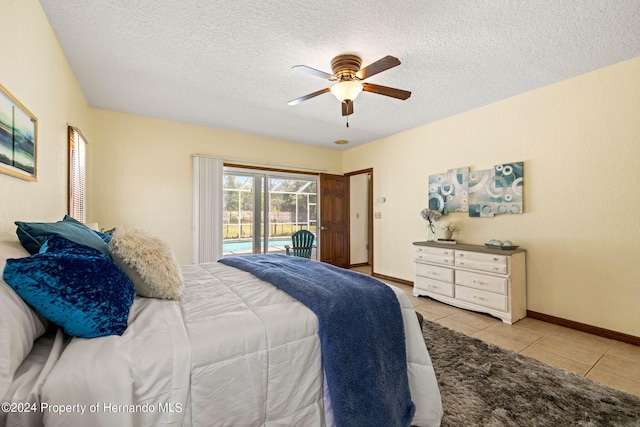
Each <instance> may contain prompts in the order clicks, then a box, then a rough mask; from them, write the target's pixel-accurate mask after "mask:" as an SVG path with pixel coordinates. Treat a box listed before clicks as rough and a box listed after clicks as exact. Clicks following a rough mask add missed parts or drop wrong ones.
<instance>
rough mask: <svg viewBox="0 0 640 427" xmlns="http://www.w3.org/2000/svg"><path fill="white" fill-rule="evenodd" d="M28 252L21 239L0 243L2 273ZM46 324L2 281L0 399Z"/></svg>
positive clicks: (0, 307) (0, 293) (0, 295)
mask: <svg viewBox="0 0 640 427" xmlns="http://www.w3.org/2000/svg"><path fill="white" fill-rule="evenodd" d="M27 256H29V252H27V250H26V249H25V248H23V247H22V245H21V244H20V242H19V241H18V239H17V238H16V240H15V241H0V271H2V272H4V265H5V263H6V260H7V258H23V257H27ZM46 329H47V328H46V321H44V320H43V319H42V318H41V317H40V316H38V315H37V314H36V312H35V311H34V310H33V309H32V308H31V307H29V306H28V305H27V303H25V302H24V301H23V300H22V298H20V296H18V294H16V293H15V291H14V290H13V289H12V288H11V287H10V286H9V285H7V283H6V282H5V281H4V280H3V279H2V278H0V400H1V399H2V397H4V395H5V394H6V393H7V390H8V389H9V386H10V385H11V382H12V381H13V374H14V373H15V372H16V369H18V367H19V366H20V364H21V363H22V361H23V360H24V359H25V358H26V357H27V355H28V354H29V352H30V351H31V348H32V347H33V342H34V341H35V340H36V338H38V337H39V336H40V335H42V334H43V333H44V332H45V331H46Z"/></svg>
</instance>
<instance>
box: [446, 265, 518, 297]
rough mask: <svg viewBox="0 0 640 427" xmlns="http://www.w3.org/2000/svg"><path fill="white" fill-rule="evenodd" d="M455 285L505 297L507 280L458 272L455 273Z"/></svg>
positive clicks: (507, 285) (507, 287) (507, 286)
mask: <svg viewBox="0 0 640 427" xmlns="http://www.w3.org/2000/svg"><path fill="white" fill-rule="evenodd" d="M456 285H463V286H468V287H470V288H475V289H481V290H483V291H488V292H495V293H498V294H502V295H507V293H508V289H509V279H507V278H506V277H496V276H489V275H486V274H478V273H471V272H469V271H462V270H458V271H457V272H456Z"/></svg>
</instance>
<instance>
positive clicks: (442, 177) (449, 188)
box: [429, 167, 469, 215]
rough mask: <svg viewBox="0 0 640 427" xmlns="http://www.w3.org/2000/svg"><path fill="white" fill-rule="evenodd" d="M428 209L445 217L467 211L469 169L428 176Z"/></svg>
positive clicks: (452, 170)
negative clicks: (451, 213) (452, 213)
mask: <svg viewBox="0 0 640 427" xmlns="http://www.w3.org/2000/svg"><path fill="white" fill-rule="evenodd" d="M429 209H432V210H437V211H439V212H440V213H441V214H443V215H446V214H448V213H449V212H467V211H468V210H469V168H468V167H465V168H457V169H449V171H447V172H446V173H441V174H436V175H430V176H429Z"/></svg>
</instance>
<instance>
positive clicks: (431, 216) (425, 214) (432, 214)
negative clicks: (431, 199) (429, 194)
mask: <svg viewBox="0 0 640 427" xmlns="http://www.w3.org/2000/svg"><path fill="white" fill-rule="evenodd" d="M420 215H421V216H422V219H424V220H425V221H427V222H428V223H429V226H430V227H433V223H434V222H438V221H440V218H442V214H441V213H440V211H436V210H433V209H429V208H424V209H422V210H421V211H420Z"/></svg>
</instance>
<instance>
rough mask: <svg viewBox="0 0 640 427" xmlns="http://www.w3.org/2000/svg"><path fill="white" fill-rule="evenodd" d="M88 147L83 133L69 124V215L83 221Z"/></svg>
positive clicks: (84, 215)
mask: <svg viewBox="0 0 640 427" xmlns="http://www.w3.org/2000/svg"><path fill="white" fill-rule="evenodd" d="M86 149H87V142H86V140H85V139H84V138H83V135H82V133H81V132H80V131H79V130H78V129H76V128H74V127H72V126H69V216H71V217H73V218H75V219H77V220H78V221H80V222H82V223H84V222H85V221H86V202H85V174H86Z"/></svg>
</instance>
